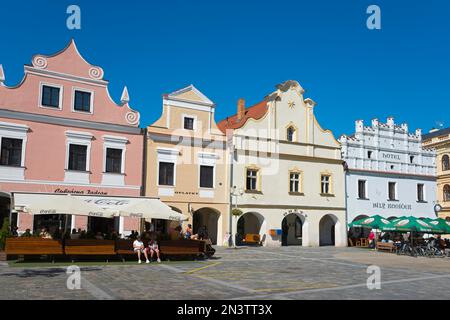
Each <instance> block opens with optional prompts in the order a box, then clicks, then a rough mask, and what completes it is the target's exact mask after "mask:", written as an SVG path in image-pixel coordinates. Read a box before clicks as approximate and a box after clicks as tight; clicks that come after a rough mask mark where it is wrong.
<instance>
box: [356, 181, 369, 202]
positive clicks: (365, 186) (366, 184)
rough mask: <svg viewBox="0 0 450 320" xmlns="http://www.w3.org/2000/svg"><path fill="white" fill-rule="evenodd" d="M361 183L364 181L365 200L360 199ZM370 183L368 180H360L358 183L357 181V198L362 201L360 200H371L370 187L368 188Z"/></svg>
mask: <svg viewBox="0 0 450 320" xmlns="http://www.w3.org/2000/svg"><path fill="white" fill-rule="evenodd" d="M360 181H364V196H365V197H364V198H360V197H359V182H360ZM368 184H369V183H368V181H367V180H366V179H358V180H357V181H356V187H357V196H358V199H360V200H368V199H369V187H368Z"/></svg>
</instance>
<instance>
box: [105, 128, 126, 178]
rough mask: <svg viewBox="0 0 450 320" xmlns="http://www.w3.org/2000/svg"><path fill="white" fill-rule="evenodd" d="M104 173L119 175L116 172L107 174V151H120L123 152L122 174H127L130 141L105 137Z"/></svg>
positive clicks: (116, 137) (115, 137) (122, 138)
mask: <svg viewBox="0 0 450 320" xmlns="http://www.w3.org/2000/svg"><path fill="white" fill-rule="evenodd" d="M103 141H104V142H103V173H104V174H119V173H115V172H106V151H107V149H120V150H122V163H121V168H120V174H125V159H126V156H125V155H126V152H127V143H128V139H127V138H125V137H118V136H109V135H105V136H103Z"/></svg>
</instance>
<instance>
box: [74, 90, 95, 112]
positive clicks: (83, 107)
mask: <svg viewBox="0 0 450 320" xmlns="http://www.w3.org/2000/svg"><path fill="white" fill-rule="evenodd" d="M73 109H74V110H76V111H81V112H91V93H90V92H84V91H78V90H75V102H74V106H73Z"/></svg>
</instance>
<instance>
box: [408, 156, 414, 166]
mask: <svg viewBox="0 0 450 320" xmlns="http://www.w3.org/2000/svg"><path fill="white" fill-rule="evenodd" d="M409 162H410V163H411V164H413V163H414V156H410V157H409Z"/></svg>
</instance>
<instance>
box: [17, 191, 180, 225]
mask: <svg viewBox="0 0 450 320" xmlns="http://www.w3.org/2000/svg"><path fill="white" fill-rule="evenodd" d="M13 199H14V207H15V209H16V210H17V211H19V212H26V213H30V214H34V215H46V214H47V215H48V214H74V215H83V216H94V217H103V218H112V217H119V216H122V217H136V218H146V219H164V220H176V221H184V220H187V219H188V217H186V216H185V215H183V214H181V213H179V212H176V211H174V210H172V209H171V208H170V207H169V206H167V205H166V204H164V203H162V202H161V201H160V200H159V199H153V198H144V197H107V196H81V195H67V194H64V195H63V194H42V193H13Z"/></svg>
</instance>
